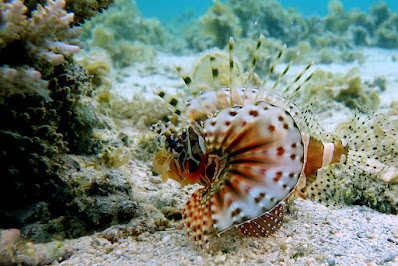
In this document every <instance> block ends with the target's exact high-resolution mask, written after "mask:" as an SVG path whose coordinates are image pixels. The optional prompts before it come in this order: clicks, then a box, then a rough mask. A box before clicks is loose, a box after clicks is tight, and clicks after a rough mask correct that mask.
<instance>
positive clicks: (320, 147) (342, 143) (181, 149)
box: [153, 35, 355, 248]
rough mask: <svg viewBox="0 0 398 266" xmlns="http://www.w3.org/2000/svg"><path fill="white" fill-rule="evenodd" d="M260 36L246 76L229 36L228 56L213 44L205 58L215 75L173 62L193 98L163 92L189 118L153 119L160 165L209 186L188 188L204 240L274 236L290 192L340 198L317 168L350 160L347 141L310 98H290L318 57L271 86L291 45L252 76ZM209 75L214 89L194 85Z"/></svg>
mask: <svg viewBox="0 0 398 266" xmlns="http://www.w3.org/2000/svg"><path fill="white" fill-rule="evenodd" d="M263 39H264V37H263V36H262V35H261V36H260V38H259V40H258V42H257V46H256V50H255V55H254V57H253V59H252V63H251V67H250V70H249V72H248V73H247V74H246V75H245V77H246V78H243V79H242V77H243V76H244V75H240V74H239V71H236V69H235V66H236V65H238V63H237V61H236V60H235V59H234V56H233V50H234V40H233V39H232V37H231V38H230V40H229V45H228V50H229V53H228V55H224V54H222V55H221V54H216V53H211V52H209V54H208V55H205V56H204V57H203V58H202V59H201V61H202V62H203V61H205V60H204V59H207V60H208V66H209V67H208V71H209V76H210V77H211V78H210V79H209V80H208V81H204V80H200V81H199V82H197V83H196V84H195V82H194V80H193V79H192V78H191V76H190V75H187V74H183V73H182V69H181V68H180V67H176V69H177V71H178V73H179V74H180V76H181V78H182V79H183V81H184V82H185V84H186V85H187V87H188V88H189V89H190V91H191V92H192V98H190V99H188V100H187V101H185V102H180V101H178V100H177V99H176V98H174V97H170V96H168V95H167V94H166V93H165V92H164V91H158V92H157V94H158V95H159V96H160V97H161V98H163V99H164V100H165V101H167V102H168V103H169V106H170V108H171V110H172V111H173V112H174V113H176V114H177V115H178V116H179V117H180V121H181V123H182V124H183V125H184V126H183V127H182V129H178V130H177V129H176V128H175V127H174V126H172V125H171V124H170V123H169V124H166V125H163V124H162V123H161V122H159V123H158V124H157V125H155V126H154V131H155V132H156V133H157V134H158V136H159V139H160V140H161V143H162V147H161V149H160V151H159V152H158V154H157V155H156V156H155V158H154V161H153V166H154V171H155V172H157V173H159V174H160V175H161V176H162V179H163V180H165V179H167V178H171V179H174V180H176V181H177V182H179V183H181V186H185V185H188V184H199V185H201V186H202V188H200V189H198V190H197V191H195V192H194V193H193V194H192V195H191V198H190V199H189V200H188V202H187V203H186V206H185V209H184V214H183V219H184V223H185V227H186V230H187V232H188V235H189V236H190V237H192V238H193V240H194V241H195V243H196V245H197V246H198V247H200V248H208V247H209V237H210V235H211V234H212V232H215V233H216V234H218V235H220V234H222V233H223V232H225V231H227V230H229V229H230V228H232V227H237V228H238V229H239V230H240V231H241V232H242V233H243V234H244V235H246V236H253V237H265V236H269V235H271V234H272V233H274V232H275V231H277V230H278V229H279V228H280V227H281V226H282V221H283V206H284V203H285V202H286V200H287V199H289V198H291V197H292V196H293V195H298V196H300V197H302V198H307V197H310V198H313V199H315V200H317V201H319V202H321V203H323V204H326V205H328V204H333V203H334V202H335V198H336V197H335V196H336V194H337V193H336V189H335V188H336V186H334V185H333V182H336V181H335V179H334V177H333V176H332V174H331V173H329V172H327V173H326V174H325V175H322V176H318V175H317V172H318V170H319V169H321V168H322V169H325V168H327V167H328V166H329V165H331V164H335V163H341V164H343V163H346V161H347V157H348V155H349V149H350V146H349V145H347V143H346V140H345V139H342V138H338V137H336V136H332V135H330V134H328V133H327V132H326V131H324V130H323V129H322V128H321V126H320V125H319V123H318V122H317V121H316V118H315V117H314V116H313V115H312V111H311V106H310V105H309V106H307V107H306V108H305V109H303V110H300V108H299V107H298V106H297V105H296V104H295V103H294V102H293V99H294V98H295V97H296V96H297V95H298V94H299V92H300V89H301V88H302V86H303V85H304V84H305V83H306V82H307V81H308V80H309V79H310V78H311V76H312V74H309V75H308V74H307V70H308V69H309V68H310V67H311V66H312V64H313V63H310V64H308V65H307V66H306V67H305V68H304V69H303V71H302V72H301V73H300V74H299V75H297V77H296V78H294V79H293V81H291V82H290V83H289V85H288V86H286V87H285V88H282V90H281V92H278V91H277V90H278V87H279V86H278V84H279V83H280V81H281V80H282V79H283V77H284V76H285V74H286V73H287V72H288V70H289V68H290V66H291V65H292V64H293V61H294V59H295V58H296V57H297V55H298V53H297V54H296V56H294V57H293V58H292V60H291V61H290V63H289V64H288V65H287V66H286V68H285V69H284V70H283V71H282V73H281V74H280V75H279V77H278V78H277V79H276V81H274V83H273V84H272V85H268V84H267V81H269V79H270V76H271V74H272V73H273V71H274V69H275V66H276V64H277V62H278V61H279V59H280V58H281V56H282V54H283V51H284V50H285V49H286V46H283V47H282V49H281V50H280V52H279V53H278V55H277V56H276V59H275V61H274V63H273V64H272V65H271V67H270V69H269V71H268V73H267V75H266V77H265V78H264V79H263V80H262V81H261V82H260V83H259V84H257V85H255V84H253V82H252V79H253V77H254V76H255V75H256V74H255V73H254V68H255V64H256V61H257V58H256V53H257V51H258V50H259V48H260V46H261V43H262V41H263ZM221 56H222V59H224V60H227V64H228V66H229V70H228V71H227V73H223V72H220V69H221V68H220V65H219V64H218V63H217V61H218V60H220V57H221ZM203 83H206V84H207V85H206V86H205V87H206V88H210V89H207V90H205V91H202V92H199V93H197V94H196V93H194V90H195V89H197V87H198V86H199V87H200V86H203ZM198 84H199V85H198ZM346 139H348V140H350V138H349V137H346ZM354 150H355V149H354ZM354 157H355V156H354ZM350 158H351V157H350ZM350 160H351V159H350ZM354 167H355V166H354Z"/></svg>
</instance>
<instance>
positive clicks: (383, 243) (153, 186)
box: [54, 48, 398, 265]
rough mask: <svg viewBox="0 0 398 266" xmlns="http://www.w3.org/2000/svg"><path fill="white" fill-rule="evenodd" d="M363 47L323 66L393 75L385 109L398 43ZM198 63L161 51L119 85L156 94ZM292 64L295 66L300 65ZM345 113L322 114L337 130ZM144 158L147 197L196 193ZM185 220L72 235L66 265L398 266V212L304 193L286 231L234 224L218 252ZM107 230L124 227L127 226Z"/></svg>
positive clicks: (396, 91)
mask: <svg viewBox="0 0 398 266" xmlns="http://www.w3.org/2000/svg"><path fill="white" fill-rule="evenodd" d="M362 52H363V53H364V55H365V57H366V59H367V60H366V62H365V63H364V64H361V65H359V64H329V65H316V67H317V68H320V69H322V70H326V71H329V72H333V73H335V72H341V73H346V72H347V71H348V70H349V69H351V68H352V67H354V66H358V67H359V69H360V75H361V78H362V80H363V81H373V80H374V79H375V77H379V76H383V77H385V78H386V80H387V83H386V87H387V89H386V90H385V91H384V92H382V93H381V95H380V97H381V106H380V108H379V111H388V109H389V108H390V106H391V103H392V101H394V100H395V101H398V62H396V61H394V60H392V57H393V56H395V57H398V50H385V49H378V48H371V49H365V50H363V51H362ZM191 62H193V57H176V56H168V55H160V56H159V57H158V61H157V62H156V63H155V65H156V66H157V67H159V69H160V70H159V71H154V73H149V71H150V70H148V69H150V68H146V67H145V66H142V67H141V66H140V65H138V66H135V67H134V68H131V69H126V70H124V77H123V82H121V83H119V84H118V85H117V86H116V88H115V92H116V93H118V94H121V95H123V96H125V97H126V98H127V99H129V98H131V96H132V95H133V94H134V93H136V92H137V91H142V90H143V91H144V92H147V93H148V95H149V96H148V97H151V96H150V95H151V93H152V92H151V90H150V88H162V89H170V90H172V89H173V88H176V87H181V81H180V80H179V79H178V76H177V74H176V73H175V71H174V70H173V64H181V65H184V64H189V63H191ZM292 70H293V73H294V72H295V71H296V70H295V69H294V68H293V69H292ZM297 71H298V70H297ZM297 71H296V72H297ZM143 88H144V89H143ZM328 114H330V113H328ZM345 115H347V113H346V112H343V111H340V112H337V111H336V113H335V115H334V116H330V115H328V116H327V117H326V116H325V117H322V114H320V116H321V117H322V119H321V120H322V121H323V122H324V123H325V124H326V125H327V127H328V128H331V129H332V128H333V127H334V126H335V125H336V124H337V123H338V122H340V121H341V118H342V117H341V116H345ZM137 165H138V164H137V163H134V162H133V163H132V164H131V165H130V166H129V167H130V168H131V171H132V172H133V173H135V174H134V175H133V176H132V177H131V178H132V179H134V180H133V182H134V184H135V185H136V186H137V190H139V191H141V193H140V195H141V198H142V199H143V202H145V201H148V202H150V201H151V200H153V199H149V197H153V195H158V196H159V195H161V196H159V198H160V199H162V198H167V197H170V198H173V197H175V198H176V200H177V201H178V203H177V205H178V206H183V204H184V202H185V201H186V200H187V198H188V196H189V191H188V190H187V189H181V188H180V187H179V186H178V184H175V182H173V181H170V180H169V181H167V182H166V183H158V182H150V181H149V180H150V179H153V178H157V177H151V174H150V171H148V170H145V167H146V166H145V165H143V166H142V167H138V168H137V167H136V166H137ZM146 192H148V193H146ZM149 192H150V193H149ZM191 192H192V190H191ZM146 195H147V196H146ZM175 195H179V196H178V197H176V196H175ZM146 197H147V198H146ZM397 197H398V195H397ZM181 227H182V226H181V224H177V225H176V226H175V228H169V229H167V230H165V231H158V232H154V233H150V232H145V233H143V234H141V235H139V236H137V237H132V236H131V237H127V238H119V239H117V241H112V242H111V241H109V240H107V239H106V238H104V237H103V232H102V233H101V232H100V233H96V234H94V235H91V236H85V237H81V238H78V239H73V240H68V241H67V242H68V243H69V244H70V245H71V246H72V247H73V248H74V249H75V251H74V253H73V255H72V256H71V257H70V258H69V259H68V260H66V261H63V262H61V263H60V264H61V265H217V264H219V265H223V264H224V265H236V264H241V265H398V216H397V215H387V214H383V213H380V212H377V211H374V210H372V209H370V208H367V207H363V206H343V207H339V208H336V207H325V206H323V205H321V204H318V203H314V202H313V201H311V200H307V201H304V200H301V199H298V200H296V201H294V202H293V204H292V205H291V206H290V207H289V209H288V211H287V213H286V215H285V220H284V224H283V226H282V228H281V230H279V231H277V232H276V233H275V234H274V235H272V236H271V237H269V238H249V237H244V236H243V235H241V234H240V232H239V231H238V230H237V229H232V230H230V231H228V232H227V233H225V234H223V235H221V237H217V236H215V237H213V238H211V241H212V243H213V244H212V248H211V251H210V252H208V251H202V250H200V249H198V248H197V247H196V246H195V244H194V243H193V241H191V239H189V238H188V237H187V236H186V234H185V232H184V230H183V229H181ZM107 230H123V225H121V226H114V227H113V228H110V229H107ZM54 264H58V263H54Z"/></svg>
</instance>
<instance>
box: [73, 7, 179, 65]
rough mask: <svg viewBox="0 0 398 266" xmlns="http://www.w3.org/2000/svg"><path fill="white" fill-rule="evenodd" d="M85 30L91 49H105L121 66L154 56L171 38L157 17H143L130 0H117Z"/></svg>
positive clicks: (84, 38) (114, 61)
mask: <svg viewBox="0 0 398 266" xmlns="http://www.w3.org/2000/svg"><path fill="white" fill-rule="evenodd" d="M84 29H85V32H84V34H83V35H82V36H81V39H82V40H84V41H85V42H86V43H87V44H88V48H94V47H99V48H102V49H105V50H106V52H107V53H108V54H109V55H110V57H111V58H112V62H113V63H114V64H115V66H118V67H124V66H128V65H132V64H133V63H134V62H141V61H143V60H150V59H153V58H154V56H155V54H156V50H158V49H159V48H160V47H161V46H162V45H164V44H165V43H166V40H167V39H169V40H170V39H171V38H170V36H167V34H166V32H165V30H164V29H163V27H162V26H161V24H160V22H159V21H158V20H157V19H146V18H143V17H142V16H141V14H140V12H139V10H138V9H137V7H136V4H135V2H134V1H130V0H120V1H116V3H115V4H114V5H113V6H112V7H111V8H109V9H108V10H106V11H105V12H103V13H102V14H100V15H98V16H96V17H95V18H93V19H92V20H90V21H89V22H87V23H86V24H85V25H84ZM155 48H158V49H155Z"/></svg>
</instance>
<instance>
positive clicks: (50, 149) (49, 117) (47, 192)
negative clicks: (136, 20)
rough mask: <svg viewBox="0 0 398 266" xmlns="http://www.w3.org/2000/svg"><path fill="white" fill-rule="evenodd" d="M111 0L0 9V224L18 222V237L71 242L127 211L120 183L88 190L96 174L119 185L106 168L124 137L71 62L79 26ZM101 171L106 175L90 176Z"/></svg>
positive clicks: (11, 4)
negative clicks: (82, 174) (85, 180)
mask: <svg viewBox="0 0 398 266" xmlns="http://www.w3.org/2000/svg"><path fill="white" fill-rule="evenodd" d="M86 2H87V3H86ZM111 2H112V1H101V2H97V1H70V2H68V4H66V3H65V1H64V0H55V1H52V0H48V1H47V2H46V3H45V4H43V5H42V4H40V3H37V6H36V2H35V3H33V2H29V3H26V4H24V3H23V2H21V1H8V2H2V3H1V20H0V23H1V24H0V25H1V27H0V58H1V62H2V66H1V77H0V111H1V113H2V118H1V120H2V123H1V128H0V139H1V143H3V145H2V146H1V152H0V159H1V161H2V164H1V167H0V176H1V180H2V186H1V198H0V202H1V207H0V221H1V227H2V228H11V227H19V228H21V227H23V226H27V227H25V228H22V231H23V232H24V236H25V237H31V238H32V239H35V240H36V241H48V240H50V239H52V236H51V234H56V235H58V237H59V239H63V238H64V237H72V236H79V235H82V234H85V233H87V232H89V231H91V230H93V229H94V230H95V228H98V227H100V228H103V227H105V226H106V225H107V224H108V225H109V224H111V223H112V222H113V221H116V220H117V221H119V222H120V221H124V220H126V219H128V218H129V217H131V216H132V215H134V213H135V212H134V208H135V207H134V206H135V205H134V204H133V203H132V204H130V205H131V208H133V209H128V211H126V209H125V208H129V207H126V206H127V205H128V204H127V205H125V203H126V202H129V201H130V202H131V192H130V191H128V190H126V188H120V186H123V185H116V186H106V189H107V192H105V191H102V189H101V188H100V187H101V186H97V185H95V184H97V183H98V182H95V180H96V179H97V178H100V179H101V178H105V179H106V180H107V182H108V181H109V180H113V179H115V178H116V179H117V180H119V178H118V177H115V174H111V173H110V172H112V169H113V168H114V167H116V166H119V165H120V162H125V161H126V159H123V156H127V155H126V153H127V146H128V145H129V141H128V139H126V137H123V135H120V132H119V131H118V130H117V128H116V126H115V124H114V123H113V121H112V120H111V119H110V118H109V117H108V116H107V115H106V110H105V109H104V108H103V106H101V104H100V103H99V102H98V101H97V99H96V98H95V97H94V90H95V87H96V84H94V83H93V80H92V76H91V75H89V74H88V73H87V71H86V70H85V68H84V67H82V66H80V65H79V64H78V63H76V62H75V61H74V59H73V57H72V56H73V55H74V54H76V53H77V52H79V50H80V49H81V47H80V41H79V40H78V37H79V35H80V33H81V31H82V28H81V27H80V26H79V25H80V23H81V22H83V21H84V20H86V19H90V18H91V17H92V16H93V15H94V13H93V12H97V11H101V10H102V9H104V8H106V7H107V6H108V4H110V3H111ZM32 6H34V7H32ZM83 7H85V8H86V9H85V10H83V9H82V8H83ZM68 11H69V12H68ZM71 11H74V12H76V14H77V16H76V17H75V15H74V13H72V12H71ZM75 18H76V19H75ZM118 136H120V137H119V138H118ZM109 146H111V147H110V148H109ZM123 148H125V149H124V150H123ZM121 151H123V152H121ZM79 156H80V157H79ZM82 157H84V158H85V159H81V158H82ZM127 157H128V156H127ZM90 162H91V163H92V165H91V166H90ZM118 163H119V164H118ZM102 165H104V166H103V167H105V168H107V169H108V168H109V169H110V170H108V172H109V173H108V172H107V173H104V171H103V172H100V171H99V170H98V168H99V167H100V166H102ZM97 166H98V167H97ZM81 169H83V170H85V169H89V170H90V169H91V171H94V172H95V174H92V175H90V173H91V172H90V171H89V173H88V174H87V175H86V176H83V177H82V176H81V175H78V177H76V178H77V179H82V178H87V179H88V181H87V184H86V183H85V182H82V183H79V185H78V188H77V187H76V185H75V183H76V182H78V181H77V179H74V177H75V174H73V173H74V172H81V173H85V171H81ZM71 171H72V172H73V173H71ZM87 176H88V177H87ZM104 176H106V177H104ZM120 180H122V179H120ZM117 182H122V183H121V184H124V183H123V180H122V181H117ZM107 184H108V183H107ZM118 184H119V183H118ZM92 186H94V187H96V188H94V190H92V189H93V187H92ZM81 187H84V189H79V188H81ZM109 189H110V190H111V191H110V190H109ZM100 190H101V191H102V192H100ZM87 191H90V192H87ZM101 194H102V196H101ZM112 194H115V196H114V197H113V196H112ZM116 194H118V195H119V196H116ZM104 195H106V197H105V196H104ZM108 196H109V197H108ZM101 199H103V200H101ZM104 201H105V202H104ZM93 202H97V203H98V202H102V203H103V204H102V203H101V204H100V203H98V206H99V207H98V209H96V208H91V209H92V210H94V209H96V210H95V211H94V212H95V213H97V214H94V213H91V211H87V209H88V208H89V207H88V205H89V204H93ZM122 202H123V204H122ZM94 205H95V204H94ZM122 205H123V206H124V207H123V208H122V207H121V206H122ZM130 205H128V206H130ZM115 208H116V209H120V213H119V212H118V211H116V212H115V211H114V210H115ZM89 209H90V208H89ZM110 212H112V215H111V216H108V217H109V218H108V219H105V220H101V221H99V220H98V216H101V217H105V216H104V215H102V214H104V213H108V215H109V213H110ZM118 213H119V214H120V215H119V214H118ZM122 213H124V214H122ZM83 214H84V215H83ZM99 214H101V215H99ZM79 215H80V216H79ZM82 215H83V216H82ZM34 228H35V229H34ZM39 231H40V232H39ZM46 233H47V234H48V235H46Z"/></svg>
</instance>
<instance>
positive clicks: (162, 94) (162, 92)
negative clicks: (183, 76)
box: [158, 91, 166, 98]
mask: <svg viewBox="0 0 398 266" xmlns="http://www.w3.org/2000/svg"><path fill="white" fill-rule="evenodd" d="M165 95H166V93H165V92H164V91H159V92H158V96H159V97H161V98H164V96H165Z"/></svg>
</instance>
